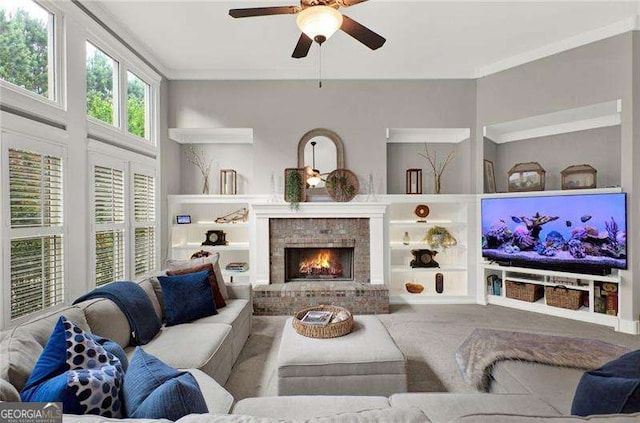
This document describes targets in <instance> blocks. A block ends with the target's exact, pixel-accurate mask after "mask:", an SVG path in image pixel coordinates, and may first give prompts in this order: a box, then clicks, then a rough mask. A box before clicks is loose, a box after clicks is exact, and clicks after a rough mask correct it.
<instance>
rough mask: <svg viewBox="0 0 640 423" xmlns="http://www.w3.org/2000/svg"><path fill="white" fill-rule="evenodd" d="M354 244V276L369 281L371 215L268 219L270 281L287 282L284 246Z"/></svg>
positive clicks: (312, 246)
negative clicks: (361, 216)
mask: <svg viewBox="0 0 640 423" xmlns="http://www.w3.org/2000/svg"><path fill="white" fill-rule="evenodd" d="M286 247H305V248H323V247H325V248H332V247H354V257H353V276H354V277H353V280H354V281H355V282H367V283H369V282H370V278H369V267H370V259H369V257H370V254H369V219H366V218H296V219H282V218H279V219H269V261H270V263H271V266H270V271H269V274H270V281H271V283H283V282H285V248H286Z"/></svg>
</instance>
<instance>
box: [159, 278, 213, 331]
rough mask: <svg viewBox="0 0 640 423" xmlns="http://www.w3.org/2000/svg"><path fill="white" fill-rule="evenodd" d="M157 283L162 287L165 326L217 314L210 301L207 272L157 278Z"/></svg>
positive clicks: (211, 294)
mask: <svg viewBox="0 0 640 423" xmlns="http://www.w3.org/2000/svg"><path fill="white" fill-rule="evenodd" d="M158 281H160V286H161V287H162V297H163V299H164V311H165V314H166V316H167V326H172V325H178V324H180V323H188V322H191V321H193V320H196V319H200V318H202V317H207V316H211V315H212V314H217V311H216V305H215V303H214V302H213V301H211V298H213V292H212V291H211V285H209V271H207V270H204V271H202V272H196V273H185V274H184V275H177V276H158Z"/></svg>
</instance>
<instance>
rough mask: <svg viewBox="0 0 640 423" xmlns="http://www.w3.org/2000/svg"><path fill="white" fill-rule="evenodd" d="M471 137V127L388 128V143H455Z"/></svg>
mask: <svg viewBox="0 0 640 423" xmlns="http://www.w3.org/2000/svg"><path fill="white" fill-rule="evenodd" d="M470 137H471V130H470V129H469V128H388V129H387V142H388V143H425V142H426V143H429V144H439V143H449V144H451V143H453V144H457V143H459V142H462V141H464V140H468V139H469V138H470Z"/></svg>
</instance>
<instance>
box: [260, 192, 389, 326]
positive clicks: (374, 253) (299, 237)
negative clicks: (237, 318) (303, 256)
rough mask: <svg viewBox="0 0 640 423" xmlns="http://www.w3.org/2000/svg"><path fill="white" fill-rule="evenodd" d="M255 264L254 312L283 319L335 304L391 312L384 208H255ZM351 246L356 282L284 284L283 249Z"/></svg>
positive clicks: (373, 205) (346, 205)
mask: <svg viewBox="0 0 640 423" xmlns="http://www.w3.org/2000/svg"><path fill="white" fill-rule="evenodd" d="M251 207H252V208H253V212H254V213H252V214H251V216H252V219H255V221H254V222H253V224H254V225H255V229H256V230H255V231H254V234H255V239H252V242H251V246H252V250H251V252H250V253H251V254H252V255H253V257H254V258H255V260H254V263H256V269H255V270H256V273H255V274H256V284H255V286H254V312H255V314H257V315H282V314H293V313H294V312H296V311H298V310H300V309H302V308H305V307H309V306H313V305H318V304H335V305H341V306H343V307H346V308H348V309H350V310H351V311H352V312H354V313H357V314H375V313H388V312H389V291H388V289H387V287H386V286H385V285H384V248H383V245H384V244H383V243H384V224H383V223H384V212H385V210H386V207H387V204H385V203H353V202H352V203H304V204H301V205H300V210H299V211H292V210H290V209H289V204H253V205H252V206H251ZM342 245H350V246H351V245H353V246H354V247H355V248H354V258H355V262H354V282H334V281H328V282H324V281H314V282H288V283H284V272H285V270H284V248H285V246H289V247H290V246H309V247H316V246H317V247H320V246H326V247H332V246H336V247H339V246H342Z"/></svg>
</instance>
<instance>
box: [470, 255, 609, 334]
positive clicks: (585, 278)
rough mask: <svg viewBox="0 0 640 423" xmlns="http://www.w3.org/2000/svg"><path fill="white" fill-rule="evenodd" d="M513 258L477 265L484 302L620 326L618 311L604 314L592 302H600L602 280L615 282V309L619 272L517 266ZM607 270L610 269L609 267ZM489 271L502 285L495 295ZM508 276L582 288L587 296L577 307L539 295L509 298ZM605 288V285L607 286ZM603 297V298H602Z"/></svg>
mask: <svg viewBox="0 0 640 423" xmlns="http://www.w3.org/2000/svg"><path fill="white" fill-rule="evenodd" d="M515 264H516V263H514V262H513V261H508V260H505V261H500V262H498V261H495V262H492V263H489V262H484V263H481V265H480V268H481V269H483V273H481V274H482V275H483V276H484V278H483V284H484V286H485V287H486V288H487V289H486V290H485V293H486V297H485V298H486V301H487V303H488V304H495V305H501V306H505V307H511V308H517V309H520V310H526V311H533V312H536V313H543V314H548V315H552V316H557V317H565V318H569V319H574V320H581V321H585V322H590V323H596V324H600V325H605V326H610V327H612V328H614V329H615V330H620V318H619V313H618V315H610V314H606V309H605V310H602V309H600V308H598V305H596V304H595V303H596V302H597V303H599V304H601V302H602V298H603V295H604V290H603V284H615V285H617V292H618V298H617V299H618V310H620V305H619V294H620V285H621V276H620V273H619V272H618V271H615V272H613V273H612V274H608V275H594V274H592V273H585V272H580V273H578V272H570V271H561V270H549V269H535V268H531V267H519V266H517V265H515ZM609 270H610V269H609ZM491 275H494V276H496V277H497V278H499V279H501V280H502V287H501V290H500V293H499V294H497V295H495V294H494V292H493V286H492V287H491V289H489V287H488V286H487V285H486V283H487V280H488V279H492V278H490V276H491ZM506 280H509V281H512V282H516V283H527V284H534V285H542V286H543V287H557V286H560V285H562V286H565V288H566V289H569V290H577V291H582V292H584V295H586V296H588V298H589V300H588V301H587V302H585V304H586V305H583V306H582V307H580V308H579V309H578V310H569V309H565V308H560V307H554V306H550V305H547V302H546V298H544V297H543V298H542V299H540V300H538V301H536V302H535V303H529V302H526V301H521V300H517V299H513V298H509V297H508V296H507V295H506V292H505V289H506V284H505V281H506ZM570 280H573V281H574V283H575V282H577V280H580V284H577V283H575V284H571V283H570V282H571V281H570ZM607 288H608V287H607ZM604 300H605V301H606V298H604Z"/></svg>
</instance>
